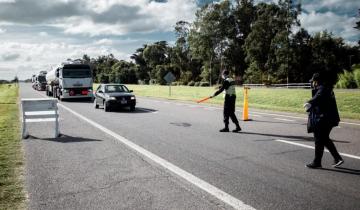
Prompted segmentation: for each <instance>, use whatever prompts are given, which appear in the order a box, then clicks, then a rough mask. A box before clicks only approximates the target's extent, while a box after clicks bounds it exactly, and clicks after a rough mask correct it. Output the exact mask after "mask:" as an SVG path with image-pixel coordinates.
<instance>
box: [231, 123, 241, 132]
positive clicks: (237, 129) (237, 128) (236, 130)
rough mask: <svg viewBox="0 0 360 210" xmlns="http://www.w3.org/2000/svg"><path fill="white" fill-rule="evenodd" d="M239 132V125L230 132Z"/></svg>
mask: <svg viewBox="0 0 360 210" xmlns="http://www.w3.org/2000/svg"><path fill="white" fill-rule="evenodd" d="M240 131H241V128H240V125H236V128H235V129H234V130H232V132H234V133H237V132H240Z"/></svg>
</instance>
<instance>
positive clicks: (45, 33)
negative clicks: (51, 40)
mask: <svg viewBox="0 0 360 210" xmlns="http://www.w3.org/2000/svg"><path fill="white" fill-rule="evenodd" d="M39 35H40V36H42V37H45V36H49V34H48V33H47V32H45V31H42V32H40V33H39Z"/></svg>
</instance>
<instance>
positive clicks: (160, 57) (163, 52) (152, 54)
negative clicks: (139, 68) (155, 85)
mask: <svg viewBox="0 0 360 210" xmlns="http://www.w3.org/2000/svg"><path fill="white" fill-rule="evenodd" d="M169 51H170V50H169V47H168V44H167V42H166V41H159V42H155V43H154V44H152V45H147V46H146V48H145V49H144V52H143V57H144V60H145V62H146V63H147V64H148V66H149V67H150V69H151V71H150V79H153V78H155V77H156V75H157V70H158V69H157V68H156V66H157V65H164V64H168V63H169V61H170V59H169V55H170V53H169Z"/></svg>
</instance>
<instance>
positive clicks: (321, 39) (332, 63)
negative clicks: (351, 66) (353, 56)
mask: <svg viewBox="0 0 360 210" xmlns="http://www.w3.org/2000/svg"><path fill="white" fill-rule="evenodd" d="M344 45H345V44H344V41H343V39H342V38H334V37H333V35H332V34H331V33H328V32H327V31H323V32H319V33H316V34H315V36H314V37H313V39H312V40H311V48H312V62H311V63H312V71H313V72H322V73H323V74H324V75H326V77H327V78H326V80H327V81H326V82H328V83H329V84H331V85H334V84H335V83H336V81H337V75H338V74H339V73H341V72H342V71H343V68H344V66H346V65H347V63H348V62H347V60H348V59H347V56H346V53H345V46H344Z"/></svg>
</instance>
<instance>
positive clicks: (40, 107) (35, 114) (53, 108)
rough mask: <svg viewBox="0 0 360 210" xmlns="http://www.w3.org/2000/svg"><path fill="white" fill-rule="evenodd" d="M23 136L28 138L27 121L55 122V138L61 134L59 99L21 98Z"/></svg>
mask: <svg viewBox="0 0 360 210" xmlns="http://www.w3.org/2000/svg"><path fill="white" fill-rule="evenodd" d="M21 107H22V126H23V127H22V137H23V138H26V137H27V136H28V132H27V131H26V123H33V122H55V132H54V133H55V138H56V137H58V136H59V133H60V132H59V114H58V107H57V99H48V98H26V99H21Z"/></svg>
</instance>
